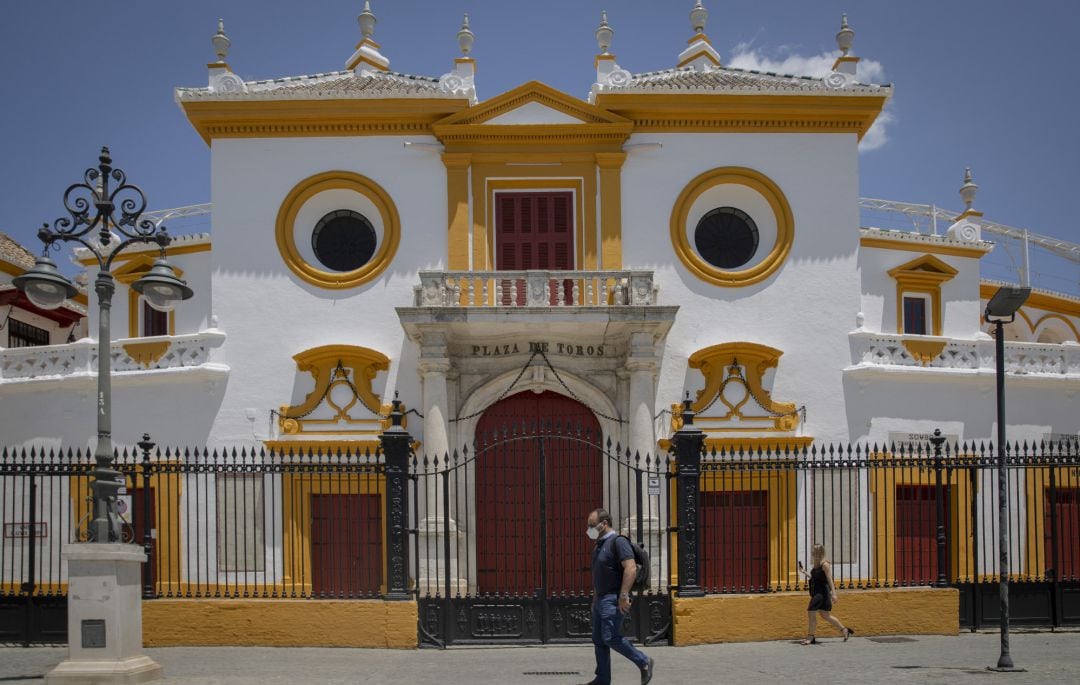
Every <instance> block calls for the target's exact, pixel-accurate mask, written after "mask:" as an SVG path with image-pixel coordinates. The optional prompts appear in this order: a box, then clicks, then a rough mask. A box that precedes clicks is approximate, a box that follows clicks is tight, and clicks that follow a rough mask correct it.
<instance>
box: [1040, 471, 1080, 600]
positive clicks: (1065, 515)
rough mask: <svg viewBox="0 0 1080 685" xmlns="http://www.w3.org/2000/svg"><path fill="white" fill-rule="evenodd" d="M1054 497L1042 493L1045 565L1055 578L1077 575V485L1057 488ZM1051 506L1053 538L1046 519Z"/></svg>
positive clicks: (1079, 504)
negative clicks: (1055, 523) (1055, 527)
mask: <svg viewBox="0 0 1080 685" xmlns="http://www.w3.org/2000/svg"><path fill="white" fill-rule="evenodd" d="M1054 494H1055V501H1053V502H1052V501H1051V500H1050V493H1049V491H1048V492H1047V493H1046V508H1045V512H1046V514H1045V518H1044V521H1043V530H1044V535H1045V538H1046V544H1045V548H1046V568H1048V569H1053V570H1054V574H1055V577H1056V578H1057V580H1068V581H1073V580H1077V579H1080V489H1078V488H1059V489H1058V490H1057V491H1056V492H1055V493H1054ZM1051 507H1053V512H1054V516H1056V518H1057V539H1056V540H1055V539H1054V538H1053V537H1052V535H1053V525H1052V521H1051V519H1050V514H1051V511H1052V510H1051ZM1055 546H1056V547H1057V549H1056V552H1057V568H1054V552H1055V549H1054V547H1055Z"/></svg>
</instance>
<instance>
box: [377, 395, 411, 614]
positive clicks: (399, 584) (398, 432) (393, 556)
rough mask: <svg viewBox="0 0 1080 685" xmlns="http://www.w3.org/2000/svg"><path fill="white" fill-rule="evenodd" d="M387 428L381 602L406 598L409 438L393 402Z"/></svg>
mask: <svg viewBox="0 0 1080 685" xmlns="http://www.w3.org/2000/svg"><path fill="white" fill-rule="evenodd" d="M392 407H393V408H392V409H391V411H390V427H389V428H387V429H386V430H385V431H383V433H382V434H381V435H380V436H379V441H380V442H381V443H382V452H383V459H384V460H385V464H386V467H385V468H386V499H385V502H386V508H385V511H384V512H383V520H384V522H385V525H386V545H387V550H386V566H387V569H386V576H387V577H386V595H385V599H390V600H404V599H410V597H409V545H408V535H409V533H408V530H407V528H406V525H405V524H406V520H407V515H406V504H407V503H406V501H405V500H406V497H405V492H406V489H407V483H406V480H407V479H408V477H409V451H410V447H409V445H410V443H411V442H412V436H411V435H409V433H408V431H406V430H405V428H404V427H403V426H402V425H401V419H402V417H403V414H402V412H401V401H400V400H398V399H397V397H395V398H394V402H393V405H392Z"/></svg>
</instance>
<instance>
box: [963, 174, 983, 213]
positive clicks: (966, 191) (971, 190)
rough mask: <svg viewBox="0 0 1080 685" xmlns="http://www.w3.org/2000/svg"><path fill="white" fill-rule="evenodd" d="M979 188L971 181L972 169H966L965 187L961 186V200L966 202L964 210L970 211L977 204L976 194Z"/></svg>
mask: <svg viewBox="0 0 1080 685" xmlns="http://www.w3.org/2000/svg"><path fill="white" fill-rule="evenodd" d="M978 191H979V186H977V185H975V182H974V181H972V180H971V167H964V185H962V186H960V199H961V200H963V201H964V209H965V210H969V209H971V206H972V205H974V204H975V194H976V193H977V192H978Z"/></svg>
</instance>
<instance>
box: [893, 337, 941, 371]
mask: <svg viewBox="0 0 1080 685" xmlns="http://www.w3.org/2000/svg"><path fill="white" fill-rule="evenodd" d="M902 342H903V344H904V349H905V350H907V351H908V354H910V355H911V357H912V358H913V359H915V360H916V361H918V362H919V363H920V364H922V365H923V366H930V362H932V361H934V360H935V359H937V356H938V355H939V354H941V351H942V350H944V349H945V344H946V343H947V342H948V341H947V340H914V339H911V340H903V341H902Z"/></svg>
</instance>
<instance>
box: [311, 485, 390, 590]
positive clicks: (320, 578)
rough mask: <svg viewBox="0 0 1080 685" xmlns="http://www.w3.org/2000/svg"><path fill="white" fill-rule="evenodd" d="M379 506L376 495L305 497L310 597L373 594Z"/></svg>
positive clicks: (378, 567)
mask: <svg viewBox="0 0 1080 685" xmlns="http://www.w3.org/2000/svg"><path fill="white" fill-rule="evenodd" d="M381 584H382V506H381V504H380V498H379V496H378V495H312V496H311V590H312V592H313V593H314V595H315V596H316V597H320V596H323V597H325V596H333V597H353V596H357V595H374V594H378V592H379V586H380V585H381Z"/></svg>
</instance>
